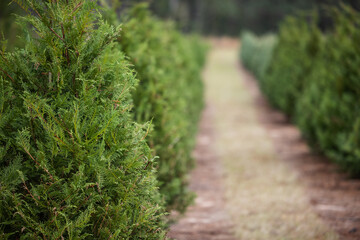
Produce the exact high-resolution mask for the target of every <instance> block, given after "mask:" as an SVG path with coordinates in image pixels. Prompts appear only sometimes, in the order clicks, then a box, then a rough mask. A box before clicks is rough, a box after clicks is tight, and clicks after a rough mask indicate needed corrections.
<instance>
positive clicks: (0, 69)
mask: <svg viewBox="0 0 360 240" xmlns="http://www.w3.org/2000/svg"><path fill="white" fill-rule="evenodd" d="M0 71H2V72H3V73H4V74H5V75H6V76H8V78H10V79H11V81H12V82H13V83H15V81H14V79H13V78H12V77H11V76H10V75H9V74H8V73H7V72H6V71H5V70H3V69H2V68H0Z"/></svg>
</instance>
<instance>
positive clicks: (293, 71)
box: [262, 16, 321, 116]
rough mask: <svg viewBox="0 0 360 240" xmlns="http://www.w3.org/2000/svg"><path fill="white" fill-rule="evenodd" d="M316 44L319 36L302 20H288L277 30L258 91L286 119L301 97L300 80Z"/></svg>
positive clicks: (303, 78) (315, 49)
mask: <svg viewBox="0 0 360 240" xmlns="http://www.w3.org/2000/svg"><path fill="white" fill-rule="evenodd" d="M320 40H321V32H320V31H319V30H318V29H317V27H316V25H315V23H314V24H311V25H309V24H308V23H307V22H306V16H301V17H298V18H296V17H289V18H287V19H286V21H285V22H284V23H282V24H281V26H280V33H279V41H278V44H277V45H276V47H275V50H274V56H273V60H272V61H271V64H270V66H269V70H268V72H267V74H266V76H264V80H263V84H262V85H263V86H262V87H263V90H264V92H265V93H266V94H267V95H268V97H269V100H270V102H271V103H272V104H273V105H274V106H276V107H278V108H280V109H281V110H283V111H284V112H285V113H287V114H288V115H290V116H292V115H293V112H294V110H295V108H294V106H295V104H296V102H297V100H298V98H299V97H300V96H301V94H302V88H303V82H304V80H305V77H304V76H307V75H308V74H309V72H310V71H311V70H312V67H313V59H314V58H315V57H316V54H317V53H318V48H319V42H320Z"/></svg>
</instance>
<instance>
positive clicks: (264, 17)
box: [0, 0, 360, 46]
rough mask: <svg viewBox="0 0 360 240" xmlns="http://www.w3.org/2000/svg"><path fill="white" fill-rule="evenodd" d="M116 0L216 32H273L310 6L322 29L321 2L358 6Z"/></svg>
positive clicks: (299, 0) (189, 27) (5, 22)
mask: <svg viewBox="0 0 360 240" xmlns="http://www.w3.org/2000/svg"><path fill="white" fill-rule="evenodd" d="M100 1H103V0H100ZM105 1H110V2H113V1H114V0H105ZM10 2H11V0H0V30H1V32H3V33H4V35H5V37H6V38H7V39H9V43H10V45H12V46H13V45H14V43H15V42H16V41H15V40H16V38H15V36H16V35H17V33H18V32H17V31H16V27H15V24H14V17H13V16H12V15H11V13H14V12H21V11H19V7H18V6H17V5H16V4H15V3H13V4H10V5H9V3H10ZM119 2H120V3H121V7H120V11H121V10H123V9H126V8H128V7H129V6H131V5H134V4H136V3H139V2H148V3H149V5H150V8H151V10H152V11H153V12H154V13H155V14H156V15H157V16H158V17H160V18H163V19H171V20H174V21H175V22H176V23H177V24H178V26H179V28H181V29H182V30H183V31H185V32H198V33H200V34H204V35H216V36H222V35H228V36H238V35H239V33H240V32H241V31H244V30H250V31H252V32H255V33H257V34H263V33H267V32H276V31H277V28H278V23H279V22H280V21H281V20H283V19H284V17H285V16H286V15H290V14H294V13H295V12H297V11H299V10H300V11H301V10H310V9H313V8H318V9H319V10H320V16H319V24H320V27H321V28H322V29H326V28H329V27H331V25H332V23H331V20H330V18H329V17H328V16H327V13H326V11H325V10H324V6H326V5H331V6H334V5H340V3H341V2H343V3H346V4H348V5H350V6H352V7H354V8H355V9H358V10H360V1H359V0H342V1H340V0H119ZM14 29H15V31H14Z"/></svg>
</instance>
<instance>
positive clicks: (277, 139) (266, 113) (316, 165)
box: [239, 66, 360, 240]
mask: <svg viewBox="0 0 360 240" xmlns="http://www.w3.org/2000/svg"><path fill="white" fill-rule="evenodd" d="M239 69H240V72H241V73H242V76H243V77H242V79H243V81H244V84H245V86H246V88H247V89H248V90H249V91H250V93H251V95H252V96H253V99H254V105H255V107H256V109H257V112H258V116H259V119H260V122H261V123H262V124H263V125H264V126H265V127H266V129H267V133H268V135H269V136H270V138H271V139H272V141H273V145H274V148H275V150H276V154H277V156H278V157H279V158H280V159H281V160H283V161H284V162H286V163H287V164H290V165H291V167H293V169H294V170H295V171H297V172H298V173H299V174H300V176H299V178H300V181H301V182H303V183H304V184H305V186H306V193H307V194H308V198H309V201H310V203H311V205H312V206H313V210H314V211H315V212H316V213H317V214H318V215H319V216H320V217H321V218H322V219H323V220H324V221H325V222H327V223H328V224H329V225H330V227H331V228H332V229H334V230H335V231H337V232H338V233H339V235H340V239H344V240H345V239H346V240H356V239H360V180H358V179H351V178H350V177H349V176H348V175H346V174H345V173H343V172H341V171H340V169H339V168H338V167H337V166H336V165H335V164H333V163H331V162H330V160H329V159H327V158H326V157H324V156H321V155H320V154H316V153H313V152H312V151H311V149H310V148H309V147H308V145H307V144H306V142H305V141H304V140H303V139H302V137H301V133H300V132H299V130H298V129H297V128H296V127H295V126H294V125H293V124H291V122H290V121H289V119H288V118H287V117H286V116H285V115H284V114H282V113H281V112H279V111H277V110H275V109H274V108H272V107H271V106H270V105H269V104H268V102H267V101H266V99H265V98H264V96H263V95H262V94H261V93H260V91H259V87H258V85H257V82H256V81H255V79H254V77H253V76H252V75H251V74H250V73H249V72H248V71H246V70H245V69H244V68H243V67H242V66H239Z"/></svg>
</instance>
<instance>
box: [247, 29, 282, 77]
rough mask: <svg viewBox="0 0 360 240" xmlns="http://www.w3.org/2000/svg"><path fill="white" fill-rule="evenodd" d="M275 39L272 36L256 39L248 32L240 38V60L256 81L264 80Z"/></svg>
mask: <svg viewBox="0 0 360 240" xmlns="http://www.w3.org/2000/svg"><path fill="white" fill-rule="evenodd" d="M276 41H277V38H276V35H274V34H268V35H264V36H262V37H257V36H255V35H254V34H252V33H250V32H244V33H243V34H242V36H241V50H240V58H241V60H242V63H243V64H244V66H245V67H246V68H247V69H249V70H250V71H251V72H252V73H254V75H255V76H256V77H257V78H258V79H260V80H261V79H264V77H265V73H266V70H267V69H268V67H269V64H270V61H271V59H272V54H273V50H274V47H275V44H276Z"/></svg>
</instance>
